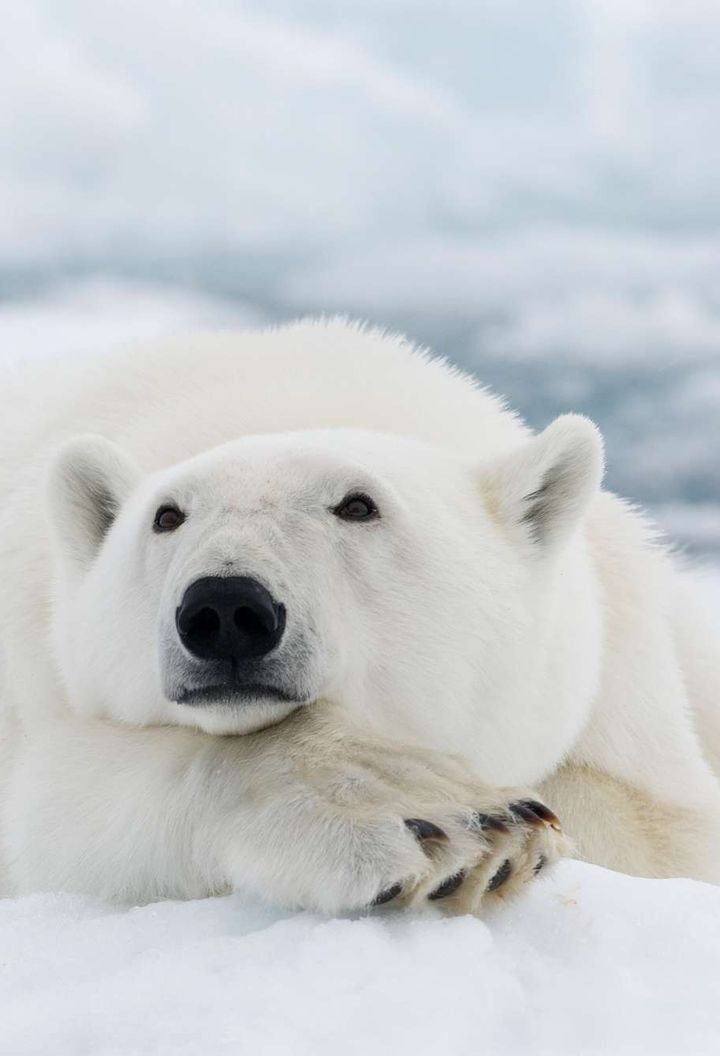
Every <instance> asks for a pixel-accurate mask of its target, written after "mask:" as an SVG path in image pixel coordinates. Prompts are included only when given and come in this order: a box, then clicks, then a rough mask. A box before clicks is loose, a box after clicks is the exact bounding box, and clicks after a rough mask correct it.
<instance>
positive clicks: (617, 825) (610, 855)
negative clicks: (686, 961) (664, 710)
mask: <svg viewBox="0 0 720 1056" xmlns="http://www.w3.org/2000/svg"><path fill="white" fill-rule="evenodd" d="M540 792H541V794H542V796H543V798H545V799H547V801H548V802H549V803H552V805H553V809H554V810H556V811H557V812H558V813H559V815H560V816H561V817H562V819H563V828H564V830H565V832H566V833H567V835H568V837H569V839H570V841H571V843H572V846H573V853H574V857H577V858H580V859H582V860H583V861H588V862H594V863H596V864H598V865H603V866H606V867H607V868H609V869H616V870H618V871H620V872H624V873H631V874H633V875H635V876H654V877H671V876H691V877H694V878H695V879H698V880H707V881H710V882H713V883H720V848H719V846H718V844H719V842H720V841H718V832H719V831H720V828H719V827H718V818H717V816H716V815H715V814H713V812H712V807H711V805H708V809H707V810H702V809H698V808H697V807H686V808H683V807H682V806H680V805H675V804H672V803H667V802H665V803H662V802H660V801H659V800H657V799H653V798H652V797H651V796H650V795H649V794H648V793H647V792H642V791H640V790H638V789H637V788H635V787H633V786H631V785H630V784H627V783H625V782H623V781H621V780H619V779H618V778H615V777H612V776H610V775H609V774H608V773H606V772H603V771H601V770H597V769H595V768H593V767H591V766H588V765H573V764H572V763H570V764H567V765H566V766H564V767H561V768H560V769H559V770H558V771H557V772H556V773H555V774H553V776H552V777H550V778H548V779H547V780H546V781H544V782H543V783H542V784H541V786H540Z"/></svg>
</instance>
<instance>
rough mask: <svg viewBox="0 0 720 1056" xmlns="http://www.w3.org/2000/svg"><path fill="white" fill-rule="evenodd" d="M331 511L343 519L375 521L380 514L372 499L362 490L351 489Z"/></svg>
mask: <svg viewBox="0 0 720 1056" xmlns="http://www.w3.org/2000/svg"><path fill="white" fill-rule="evenodd" d="M332 512H333V513H334V514H335V516H336V517H340V519H341V520H343V521H375V520H377V518H378V517H379V516H380V511H379V510H378V508H377V506H376V505H375V503H374V502H373V500H372V499H371V498H370V496H369V495H366V494H365V493H364V492H362V491H351V492H350V494H349V495H346V496H345V498H344V499H343V500H342V502H339V503H338V504H337V506H334V507H333V511H332Z"/></svg>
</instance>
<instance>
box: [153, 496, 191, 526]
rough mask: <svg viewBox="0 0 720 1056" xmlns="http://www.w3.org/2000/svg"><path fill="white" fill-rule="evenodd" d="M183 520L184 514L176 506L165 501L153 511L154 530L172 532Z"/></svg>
mask: <svg viewBox="0 0 720 1056" xmlns="http://www.w3.org/2000/svg"><path fill="white" fill-rule="evenodd" d="M184 520H185V514H184V513H183V512H182V510H179V509H178V508H177V506H173V505H172V504H171V503H166V504H165V505H164V506H160V507H158V509H157V510H156V511H155V520H154V521H153V531H154V532H174V531H175V529H176V528H179V527H180V525H181V524H182V523H183V521H184Z"/></svg>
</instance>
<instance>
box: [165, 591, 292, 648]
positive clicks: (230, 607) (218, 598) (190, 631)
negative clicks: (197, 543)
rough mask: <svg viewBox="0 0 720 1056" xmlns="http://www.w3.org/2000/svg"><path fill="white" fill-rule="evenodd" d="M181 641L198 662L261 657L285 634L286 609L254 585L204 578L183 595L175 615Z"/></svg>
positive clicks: (267, 592) (268, 593)
mask: <svg viewBox="0 0 720 1056" xmlns="http://www.w3.org/2000/svg"><path fill="white" fill-rule="evenodd" d="M175 624H176V626H177V630H178V634H179V635H180V641H181V642H182V644H183V645H184V646H185V648H186V649H187V651H188V652H189V653H192V654H193V656H197V657H200V658H201V659H203V660H230V661H236V660H248V659H250V658H252V657H258V656H265V655H266V653H269V652H270V651H271V650H272V649H274V648H275V646H276V645H277V644H278V642H279V641H280V639H281V638H282V635H283V631H284V630H285V606H284V605H279V604H278V603H277V602H276V601H275V599H274V598H273V596H272V594H270V592H269V591H268V590H266V589H265V587H264V586H263V585H262V584H261V583H258V582H257V580H256V579H249V578H247V577H245V576H227V577H223V576H207V577H206V578H204V579H197V580H196V581H195V582H194V583H192V584H191V585H190V586H189V587H188V589H187V590H186V591H185V595H184V597H183V599H182V601H181V603H180V606H179V608H178V610H177V612H176V613H175Z"/></svg>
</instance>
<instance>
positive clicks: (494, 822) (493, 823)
mask: <svg viewBox="0 0 720 1056" xmlns="http://www.w3.org/2000/svg"><path fill="white" fill-rule="evenodd" d="M471 824H472V825H473V827H474V828H478V829H492V830H493V831H494V832H509V831H510V830H509V828H508V824H507V822H506V821H504V820H503V819H502V818H501V817H499V816H498V815H497V814H483V813H481V812H480V811H479V810H476V811H475V813H474V814H473V817H472V823H471Z"/></svg>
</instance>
